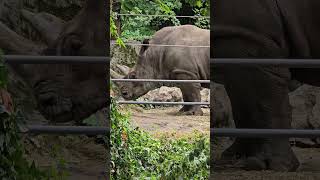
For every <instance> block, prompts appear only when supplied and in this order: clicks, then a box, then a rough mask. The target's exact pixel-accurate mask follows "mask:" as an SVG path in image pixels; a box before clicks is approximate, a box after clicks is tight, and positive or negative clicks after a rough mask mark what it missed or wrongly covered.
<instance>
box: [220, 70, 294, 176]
mask: <svg viewBox="0 0 320 180" xmlns="http://www.w3.org/2000/svg"><path fill="white" fill-rule="evenodd" d="M287 75H288V73H287V71H286V70H285V69H280V68H229V69H228V70H227V71H226V78H225V80H226V82H225V87H226V90H227V92H228V95H229V97H230V100H231V104H232V109H233V115H234V119H235V124H236V127H237V128H259V129H260V128H261V129H265V128H272V129H282V128H285V129H287V128H291V125H290V123H291V111H290V108H289V98H288V92H289V89H288V83H289V80H288V76H287ZM239 80H243V81H239ZM237 153H238V154H240V155H241V156H242V158H243V161H242V165H243V166H244V168H246V169H249V170H265V169H271V170H276V171H293V170H296V169H297V168H298V166H299V162H298V160H297V158H296V156H295V155H294V153H293V151H292V149H291V147H290V144H289V140H288V138H274V139H266V138H250V139H249V138H248V139H246V138H237V139H236V141H235V142H234V144H233V145H232V146H231V147H230V148H228V149H227V150H226V151H225V152H224V154H223V155H224V157H226V156H227V157H228V156H229V157H230V156H232V155H235V154H237Z"/></svg>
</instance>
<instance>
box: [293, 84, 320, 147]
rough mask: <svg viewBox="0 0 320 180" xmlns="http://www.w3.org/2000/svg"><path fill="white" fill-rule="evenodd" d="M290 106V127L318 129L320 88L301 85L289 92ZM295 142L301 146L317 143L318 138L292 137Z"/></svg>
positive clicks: (310, 145)
mask: <svg viewBox="0 0 320 180" xmlns="http://www.w3.org/2000/svg"><path fill="white" fill-rule="evenodd" d="M289 100H290V104H291V108H292V123H291V125H292V128H294V129H319V128H320V116H319V115H320V88H319V87H314V86H310V85H303V86H301V87H299V88H298V89H296V90H295V91H293V92H291V93H290V94H289ZM291 140H292V141H295V144H296V145H298V146H303V147H312V146H317V145H319V141H320V138H317V139H301V138H295V139H294V138H292V139H291Z"/></svg>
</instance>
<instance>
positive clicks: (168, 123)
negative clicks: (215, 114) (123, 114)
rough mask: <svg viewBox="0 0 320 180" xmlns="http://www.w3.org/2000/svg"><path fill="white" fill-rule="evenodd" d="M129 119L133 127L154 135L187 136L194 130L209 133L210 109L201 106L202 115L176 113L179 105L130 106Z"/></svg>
mask: <svg viewBox="0 0 320 180" xmlns="http://www.w3.org/2000/svg"><path fill="white" fill-rule="evenodd" d="M131 109H132V111H131V113H132V114H131V120H132V124H133V125H134V126H135V127H139V128H141V129H143V130H145V131H147V132H150V133H151V134H152V135H153V136H154V137H160V136H163V135H166V136H168V137H170V138H179V137H182V136H183V137H188V136H192V135H193V134H194V131H198V132H200V133H204V134H208V135H209V133H210V109H209V108H202V110H203V112H204V115H203V116H182V115H177V112H178V111H179V107H163V108H155V109H150V110H144V109H141V108H140V109H137V108H131Z"/></svg>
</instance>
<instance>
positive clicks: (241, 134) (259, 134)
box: [210, 128, 320, 138]
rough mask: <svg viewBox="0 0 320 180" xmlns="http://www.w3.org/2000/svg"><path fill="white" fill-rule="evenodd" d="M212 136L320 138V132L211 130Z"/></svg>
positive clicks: (294, 130)
mask: <svg viewBox="0 0 320 180" xmlns="http://www.w3.org/2000/svg"><path fill="white" fill-rule="evenodd" d="M210 134H211V137H245V138H280V137H281V138H289V137H296V138H316V137H320V130H304V129H303V130H302V129H235V128H211V129H210Z"/></svg>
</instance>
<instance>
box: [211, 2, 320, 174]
mask: <svg viewBox="0 0 320 180" xmlns="http://www.w3.org/2000/svg"><path fill="white" fill-rule="evenodd" d="M212 7H214V8H213V11H212V14H211V17H212V18H213V20H214V21H213V25H212V27H213V29H212V32H211V33H212V34H211V42H212V43H213V46H212V47H211V51H210V52H211V57H215V58H257V59H259V58H293V59H294V58H319V57H320V36H318V33H319V32H320V23H319V22H317V21H314V20H315V19H319V18H320V13H319V8H320V1H317V0H308V1H292V0H277V1H275V0H243V1H238V0H217V1H213V3H212ZM257 61H259V60H257ZM210 69H211V71H212V72H213V73H211V79H212V80H213V81H215V82H220V83H223V84H224V85H225V88H226V90H227V93H228V95H229V97H230V100H231V104H232V109H233V117H234V120H235V125H236V127H237V128H275V129H283V128H284V129H287V128H291V123H290V122H291V109H290V107H289V98H288V93H289V82H290V80H291V79H295V80H298V81H300V82H303V83H309V84H311V85H319V83H320V76H319V75H320V70H318V69H315V68H310V69H304V68H284V67H276V66H268V67H260V66H256V67H227V66H225V67H216V66H214V65H213V66H212V67H211V68H210ZM219 75H221V76H219ZM218 77H220V78H218ZM213 151H214V150H213ZM234 158H235V159H234ZM232 159H233V160H235V161H232V162H238V163H239V162H242V163H240V164H241V165H243V167H244V168H246V169H250V170H252V169H255V170H266V169H270V170H276V171H294V170H296V169H297V168H298V167H299V161H298V159H297V158H296V156H295V154H294V152H293V151H292V149H291V147H290V144H289V140H288V138H280V137H279V138H273V139H272V138H271V139H268V138H260V139H259V138H237V139H236V140H235V142H234V143H233V144H232V145H231V146H230V147H229V148H228V149H226V150H225V151H224V153H223V154H222V160H223V161H221V162H231V161H229V160H232ZM224 160H225V161H224ZM238 165H239V164H238Z"/></svg>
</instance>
